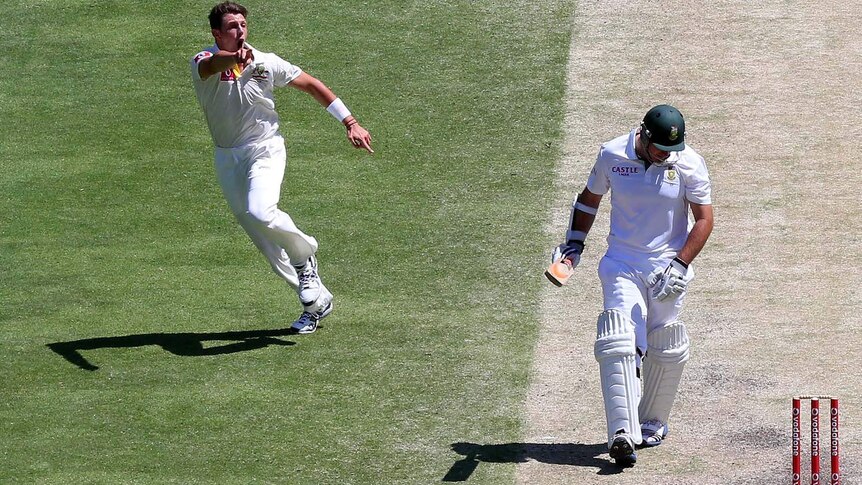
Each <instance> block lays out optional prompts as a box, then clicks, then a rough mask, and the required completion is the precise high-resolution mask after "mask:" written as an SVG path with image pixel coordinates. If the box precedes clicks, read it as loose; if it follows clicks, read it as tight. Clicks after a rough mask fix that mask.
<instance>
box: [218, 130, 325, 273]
mask: <svg viewBox="0 0 862 485" xmlns="http://www.w3.org/2000/svg"><path fill="white" fill-rule="evenodd" d="M286 165H287V151H286V149H285V147H284V139H283V138H282V137H281V136H274V137H272V138H270V139H269V140H266V141H262V142H257V143H250V144H248V145H243V146H239V147H235V148H221V147H216V150H215V169H216V174H217V175H218V181H219V184H220V185H221V189H222V193H223V194H224V198H225V200H227V203H228V206H230V210H231V212H233V215H234V216H235V217H236V219H237V221H238V222H239V223H240V225H241V226H242V228H243V229H245V232H246V233H248V235H249V237H250V238H251V240H252V241H253V242H254V245H255V246H257V248H258V249H259V250H260V252H261V253H263V255H264V257H266V260H267V261H268V262H269V264H270V266H272V269H273V271H275V273H276V274H277V275H278V276H280V277H281V278H282V279H284V280H285V281H286V282H287V283H288V284H289V285H290V286H291V287H292V288H294V289H296V288H297V287H298V286H299V281H298V279H297V276H296V270H295V269H294V268H293V265H291V262H295V263H297V264H298V265H302V264H304V263H305V261H306V260H307V259H308V258H309V257H311V256H313V255H314V253H315V252H317V240H316V239H314V238H313V237H311V236H309V235H307V234H305V233H304V232H302V231H300V230H299V228H298V227H296V224H294V223H293V219H291V218H290V216H289V215H287V214H286V213H284V212H282V211H281V210H279V208H278V200H279V197H280V196H281V183H282V180H283V179H284V169H285V167H286Z"/></svg>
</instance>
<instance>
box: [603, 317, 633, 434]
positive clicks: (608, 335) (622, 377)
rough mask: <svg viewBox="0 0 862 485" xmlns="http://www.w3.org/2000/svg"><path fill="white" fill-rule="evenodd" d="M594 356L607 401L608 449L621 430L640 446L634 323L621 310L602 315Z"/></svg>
mask: <svg viewBox="0 0 862 485" xmlns="http://www.w3.org/2000/svg"><path fill="white" fill-rule="evenodd" d="M595 355H596V360H597V361H598V362H599V373H600V376H601V380H602V397H603V398H604V400H605V417H606V418H607V423H608V447H610V445H611V442H612V441H613V438H614V434H616V432H617V431H619V430H621V429H622V430H625V432H626V433H628V434H629V435H630V436H631V437H632V439H633V440H634V442H635V444H640V443H641V441H642V438H641V427H640V421H638V399H639V398H640V380H639V379H638V377H637V367H636V364H635V359H636V355H635V325H634V322H632V321H631V319H629V318H628V317H627V316H626V315H625V314H624V313H622V312H620V311H619V310H606V311H604V312H602V314H601V315H599V320H598V323H597V325H596V345H595Z"/></svg>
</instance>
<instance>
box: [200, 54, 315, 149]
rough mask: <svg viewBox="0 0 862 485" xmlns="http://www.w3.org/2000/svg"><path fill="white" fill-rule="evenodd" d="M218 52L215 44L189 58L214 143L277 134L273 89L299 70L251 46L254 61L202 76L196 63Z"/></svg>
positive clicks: (241, 141)
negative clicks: (243, 65)
mask: <svg viewBox="0 0 862 485" xmlns="http://www.w3.org/2000/svg"><path fill="white" fill-rule="evenodd" d="M246 45H247V46H248V44H246ZM248 47H251V46H248ZM218 51H219V48H218V46H212V47H210V48H208V49H206V50H203V51H201V52H199V53H197V54H195V56H194V57H193V58H192V59H191V69H192V82H193V83H194V86H195V93H196V94H197V97H198V103H200V105H201V108H202V109H203V111H204V116H205V117H206V120H207V125H209V129H210V133H211V134H212V137H213V143H214V144H215V145H216V146H217V147H222V148H233V147H238V146H242V145H247V144H249V143H255V142H260V141H263V140H267V139H269V138H271V137H273V136H274V135H276V134H277V133H278V113H276V111H275V99H274V98H273V88H274V87H283V86H287V84H288V83H290V82H291V81H293V80H294V79H296V78H297V77H298V76H299V75H300V74H302V69H300V68H298V67H296V66H294V65H293V64H291V63H289V62H287V61H285V60H284V59H282V58H280V57H278V56H277V55H275V54H271V53H268V52H260V51H259V50H257V49H254V48H252V53H253V54H254V61H252V62H251V64H249V65H248V66H246V67H245V69H244V70H243V71H242V72H240V71H239V69H238V68H237V67H235V68H234V69H233V70H230V71H224V72H221V73H218V74H213V75H212V76H210V77H208V78H206V79H201V76H200V73H199V71H198V63H200V62H201V61H202V60H204V59H206V58H207V57H211V56H212V55H213V54H214V53H216V52H218Z"/></svg>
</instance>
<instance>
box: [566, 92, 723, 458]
mask: <svg viewBox="0 0 862 485" xmlns="http://www.w3.org/2000/svg"><path fill="white" fill-rule="evenodd" d="M609 191H610V199H611V209H610V211H611V212H610V233H609V235H608V238H607V241H608V250H607V253H605V255H604V257H603V258H602V259H601V261H600V263H599V267H598V274H599V278H600V280H601V285H602V295H603V300H604V302H603V304H604V311H603V312H602V313H601V314H600V315H599V317H598V322H597V326H596V327H597V328H596V341H595V348H594V350H595V357H596V360H597V361H598V364H599V372H600V376H601V386H602V397H603V399H604V405H605V417H606V418H607V426H608V449H609V454H610V456H611V458H613V459H614V461H615V462H616V463H617V464H618V465H621V466H631V465H633V464H634V463H635V462H636V461H637V455H636V452H635V450H636V449H637V448H642V447H651V446H658V445H660V444H661V443H662V441H663V440H664V439H665V438H666V437H667V435H668V432H669V429H670V428H669V427H668V420H669V418H670V412H671V408H672V407H673V402H674V399H675V398H676V393H677V389H678V387H679V382H680V378H681V377H682V371H683V367H684V366H685V363H686V361H688V356H689V337H688V332H687V331H686V326H685V324H684V323H683V322H682V321H681V320H680V310H681V309H682V304H683V300H684V299H685V295H686V288H687V287H688V285H689V284H690V283H691V281H692V279H693V278H694V268H693V266H692V261H694V259H695V257H697V255H698V254H699V253H700V251H701V249H703V247H704V245H705V243H706V240H707V239H708V238H709V235H710V233H711V232H712V227H713V214H712V200H711V194H710V192H711V188H710V181H709V173H708V171H707V168H706V164H705V162H704V159H703V158H702V157H701V156H700V155H699V154H698V153H697V152H696V151H695V150H694V149H692V148H691V147H690V146H688V145H687V144H686V143H685V121H684V119H683V116H682V114H681V113H680V112H679V110H677V109H676V108H674V107H673V106H669V105H659V106H655V107H653V108H652V109H650V110H649V111H648V112H647V114H646V116H644V118H643V121H642V122H641V124H640V126H639V127H637V128H634V129H632V130H631V131H630V132H629V133H628V134H625V135H622V136H619V137H617V138H615V139H613V140H611V141H609V142H607V143H604V144H603V145H602V146H601V148H600V149H599V153H598V156H597V157H596V162H595V165H594V166H593V168H592V171H591V172H590V175H589V177H588V178H587V183H586V187H585V188H584V190H583V191H582V192H581V193H580V194H578V195H577V197H576V199H575V201H574V203H573V204H572V211H571V216H570V219H569V227H568V229H567V231H566V239H565V242H564V243H563V244H560V245H559V246H558V247H557V248H555V249H554V251H553V255H552V261H559V260H561V259H568V260H569V261H570V266H572V267H576V266H577V265H578V262H579V261H580V257H581V253H582V252H583V250H584V241H585V239H586V237H587V234H588V233H589V231H590V228H591V227H592V225H593V221H594V220H595V217H596V213H597V211H598V208H599V203H600V202H601V201H602V198H603V196H604V195H605V194H607V193H608V192H609ZM689 212H690V213H691V216H692V217H691V218H690V217H689ZM641 377H643V385H641Z"/></svg>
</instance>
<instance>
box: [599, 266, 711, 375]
mask: <svg viewBox="0 0 862 485" xmlns="http://www.w3.org/2000/svg"><path fill="white" fill-rule="evenodd" d="M668 263H670V260H669V259H668V260H655V259H646V258H643V257H625V256H622V257H619V256H612V255H607V254H606V255H605V256H604V257H603V258H602V260H601V261H600V262H599V270H598V272H599V280H601V282H602V296H603V298H604V307H605V310H612V309H613V310H619V311H621V312H623V313H624V314H625V315H627V316H628V317H629V318H631V319H632V322H634V324H635V343H636V345H637V348H638V349H639V350H640V353H641V355H643V354H644V353H645V352H646V350H647V333H649V332H651V331H652V330H654V329H656V328H659V327H663V326H665V325H667V324H669V323H671V322H674V321H676V320H677V319H678V318H679V313H680V310H682V303H683V300H685V292H683V293H682V294H681V295H679V296H678V297H676V298H673V297H671V298H668V299H667V300H665V301H658V300H655V299H654V298H652V295H651V294H650V291H651V290H650V288H649V286H647V280H648V279H649V275H650V273H651V272H652V271H653V270H654V269H656V268H661V269H664V268H665V267H667V265H668ZM692 279H694V268H693V267H691V266H689V268H688V271H686V275H685V280H686V282H687V283H690V282H691V280H692ZM638 360H640V359H638ZM638 366H640V363H638Z"/></svg>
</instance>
